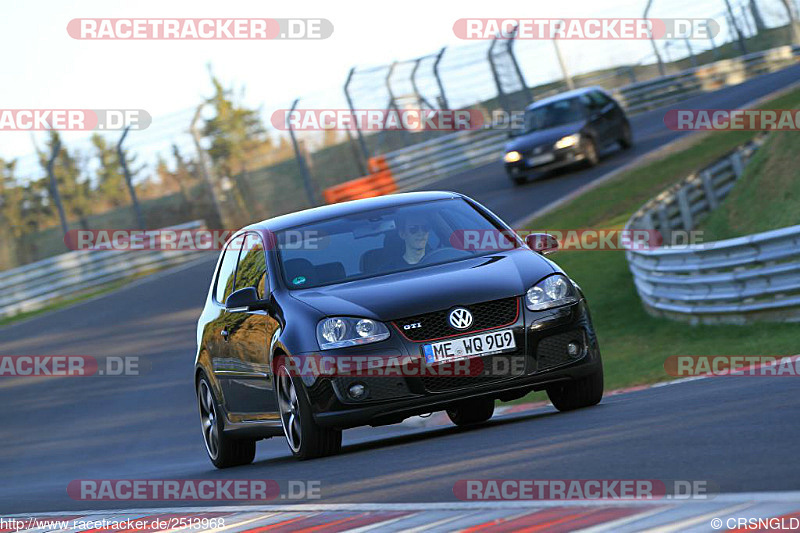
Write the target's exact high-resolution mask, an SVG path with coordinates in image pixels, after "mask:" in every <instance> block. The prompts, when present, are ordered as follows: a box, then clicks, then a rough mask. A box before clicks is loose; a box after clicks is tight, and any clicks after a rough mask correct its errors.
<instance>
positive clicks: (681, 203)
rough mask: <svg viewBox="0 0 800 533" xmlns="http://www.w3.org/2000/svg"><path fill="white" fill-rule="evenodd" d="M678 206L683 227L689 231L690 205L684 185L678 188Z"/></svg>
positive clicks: (690, 224)
mask: <svg viewBox="0 0 800 533" xmlns="http://www.w3.org/2000/svg"><path fill="white" fill-rule="evenodd" d="M678 208H679V210H680V212H681V221H682V222H683V229H684V230H686V231H691V229H692V206H690V205H689V198H688V197H687V195H686V187H685V186H684V187H681V188H680V189H678Z"/></svg>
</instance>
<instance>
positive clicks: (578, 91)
mask: <svg viewBox="0 0 800 533" xmlns="http://www.w3.org/2000/svg"><path fill="white" fill-rule="evenodd" d="M592 91H600V92H601V93H603V94H605V95H608V93H607V92H606V90H605V89H603V88H602V87H597V86H593V87H581V88H580V89H573V90H571V91H566V92H563V93H558V94H554V95H553V96H548V97H547V98H542V99H541V100H537V101H536V102H533V103H532V104H530V105H529V106H528V107H526V108H525V111H527V110H529V109H533V108H534V107H539V106H542V105H547V104H552V103H553V102H558V101H560V100H566V99H568V98H575V97H576V96H581V95H583V94H586V93H589V92H592Z"/></svg>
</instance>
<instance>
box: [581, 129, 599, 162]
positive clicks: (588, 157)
mask: <svg viewBox="0 0 800 533" xmlns="http://www.w3.org/2000/svg"><path fill="white" fill-rule="evenodd" d="M583 161H584V163H585V164H586V166H587V167H589V168H591V167H594V166H597V163H599V162H600V156H599V155H598V153H597V145H596V144H595V142H594V141H593V140H592V139H590V138H588V137H587V138H586V139H585V140H584V141H583Z"/></svg>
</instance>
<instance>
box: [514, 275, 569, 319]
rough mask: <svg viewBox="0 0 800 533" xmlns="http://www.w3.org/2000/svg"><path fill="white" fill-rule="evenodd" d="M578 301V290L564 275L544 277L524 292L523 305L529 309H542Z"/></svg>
mask: <svg viewBox="0 0 800 533" xmlns="http://www.w3.org/2000/svg"><path fill="white" fill-rule="evenodd" d="M577 301H578V292H577V291H576V290H575V287H573V286H572V283H570V281H569V280H568V279H567V277H566V276H562V275H561V274H556V275H554V276H550V277H547V278H544V279H543V280H542V281H540V282H539V283H537V284H536V285H534V286H533V287H531V288H530V289H528V292H526V293H525V305H526V306H527V307H528V309H530V310H531V311H543V310H545V309H550V308H552V307H559V306H561V305H567V304H571V303H575V302H577Z"/></svg>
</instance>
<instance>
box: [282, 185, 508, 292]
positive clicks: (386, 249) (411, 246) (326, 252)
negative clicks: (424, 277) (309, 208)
mask: <svg viewBox="0 0 800 533" xmlns="http://www.w3.org/2000/svg"><path fill="white" fill-rule="evenodd" d="M501 229H502V228H498V227H496V226H495V225H494V224H493V223H492V222H491V221H489V220H488V219H487V218H486V217H484V216H483V215H482V214H481V213H480V212H478V211H477V210H475V209H474V208H473V207H472V206H471V205H469V204H468V203H467V202H465V201H464V200H461V199H458V198H454V199H450V200H437V201H433V202H426V203H421V204H412V205H406V206H399V207H392V208H386V209H378V210H372V211H365V212H363V213H356V214H353V215H350V216H348V217H346V218H338V219H333V220H325V221H321V222H318V223H314V224H309V225H306V226H302V227H298V228H293V229H291V230H286V231H282V232H278V234H277V237H278V244H279V253H278V256H279V261H280V263H281V266H282V270H283V276H284V281H285V283H286V286H287V287H289V288H290V289H304V288H309V287H317V286H320V285H329V284H332V283H340V282H343V281H350V280H355V279H363V278H369V277H374V276H380V275H384V274H389V273H392V272H401V271H405V270H414V269H418V268H424V267H427V266H430V265H435V264H441V263H449V262H452V261H459V260H462V259H467V258H470V257H475V256H479V255H484V254H486V253H487V249H486V248H485V247H480V246H473V245H472V244H474V243H475V242H477V241H478V240H479V239H480V236H482V235H487V234H494V235H497V234H498V231H499V230H501ZM465 237H466V239H465ZM508 242H509V246H511V247H513V246H516V245H517V244H516V242H514V241H512V240H509V241H508ZM495 250H496V248H495Z"/></svg>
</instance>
